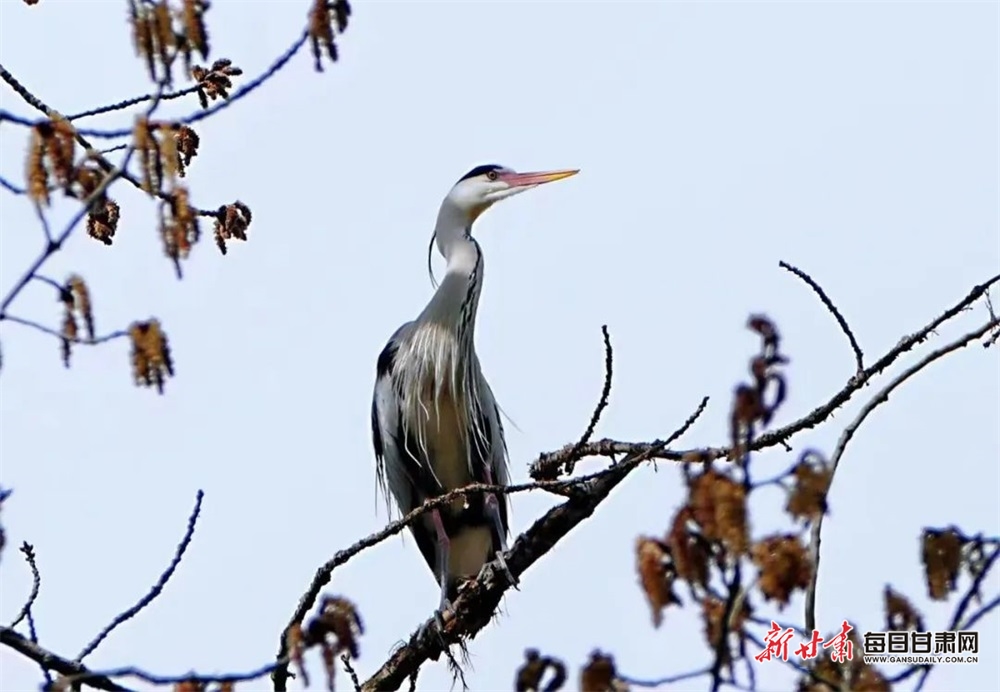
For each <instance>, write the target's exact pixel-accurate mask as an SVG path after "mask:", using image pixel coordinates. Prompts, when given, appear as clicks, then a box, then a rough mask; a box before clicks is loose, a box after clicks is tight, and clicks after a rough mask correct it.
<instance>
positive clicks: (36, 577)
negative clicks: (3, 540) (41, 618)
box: [10, 541, 42, 640]
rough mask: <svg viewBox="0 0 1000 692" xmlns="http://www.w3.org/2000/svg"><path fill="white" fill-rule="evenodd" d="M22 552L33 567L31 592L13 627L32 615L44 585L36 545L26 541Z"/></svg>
mask: <svg viewBox="0 0 1000 692" xmlns="http://www.w3.org/2000/svg"><path fill="white" fill-rule="evenodd" d="M21 554H23V555H24V559H25V561H26V562H27V563H28V567H30V568H31V593H29V594H28V600H27V601H25V602H24V605H23V606H21V612H20V613H18V614H17V617H16V618H14V620H13V622H11V623H10V626H11V627H17V625H18V623H19V622H21V620H23V619H24V618H26V617H28V616H29V615H31V607H32V606H33V605H35V600H36V599H37V598H38V590H39V589H40V588H41V587H42V577H41V575H40V574H39V573H38V564H37V563H36V562H35V547H34V546H33V545H31V544H30V543H28V542H27V541H25V542H24V543H22V544H21ZM33 640H34V639H33Z"/></svg>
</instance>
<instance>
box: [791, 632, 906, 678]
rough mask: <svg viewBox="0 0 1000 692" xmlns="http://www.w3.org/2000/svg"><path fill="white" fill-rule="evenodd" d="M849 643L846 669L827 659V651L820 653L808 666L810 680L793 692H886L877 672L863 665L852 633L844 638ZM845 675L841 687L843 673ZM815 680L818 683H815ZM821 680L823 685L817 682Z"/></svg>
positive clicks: (828, 656) (828, 654) (828, 651)
mask: <svg viewBox="0 0 1000 692" xmlns="http://www.w3.org/2000/svg"><path fill="white" fill-rule="evenodd" d="M847 637H848V639H850V640H851V644H852V647H853V651H854V655H853V658H852V659H851V660H850V661H847V662H846V666H845V665H842V664H841V663H836V662H834V661H833V660H832V658H831V649H823V650H822V653H820V655H819V658H817V659H816V660H815V662H814V663H813V665H812V666H811V670H812V672H813V675H812V676H803V677H801V678H800V679H799V682H798V687H797V688H796V690H797V692H830V691H831V690H840V689H845V690H851V692H890V690H892V686H891V685H890V684H889V682H888V681H887V680H886V679H885V677H884V676H883V675H882V674H881V673H880V672H879V671H878V669H876V668H874V667H872V666H870V665H868V664H866V663H865V662H864V658H863V657H862V656H861V655H860V652H861V651H863V649H862V648H861V644H860V642H859V641H858V638H857V637H856V636H855V633H854V632H853V631H852V632H850V633H848V635H847ZM845 670H846V672H847V684H845V679H844V677H845V676H844V672H845ZM817 678H818V680H817ZM819 680H822V681H823V682H819Z"/></svg>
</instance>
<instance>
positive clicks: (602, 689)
mask: <svg viewBox="0 0 1000 692" xmlns="http://www.w3.org/2000/svg"><path fill="white" fill-rule="evenodd" d="M627 690H628V686H627V685H626V684H625V683H623V682H622V681H621V680H619V679H618V673H617V671H616V670H615V659H614V658H613V657H612V656H611V654H605V653H603V652H601V651H593V652H592V653H591V654H590V660H589V661H588V662H587V664H586V665H585V666H584V667H583V669H582V670H581V671H580V692H627Z"/></svg>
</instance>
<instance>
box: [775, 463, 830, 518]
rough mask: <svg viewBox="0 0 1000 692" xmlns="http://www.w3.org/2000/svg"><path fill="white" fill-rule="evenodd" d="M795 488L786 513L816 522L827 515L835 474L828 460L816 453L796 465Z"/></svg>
mask: <svg viewBox="0 0 1000 692" xmlns="http://www.w3.org/2000/svg"><path fill="white" fill-rule="evenodd" d="M793 473H794V475H795V487H794V489H793V490H792V492H791V494H790V495H789V496H788V502H787V503H786V504H785V511H786V512H788V513H789V514H790V515H791V516H792V517H793V518H795V519H801V518H804V519H805V520H806V522H807V523H808V522H810V521H815V520H816V519H818V518H819V517H820V516H821V515H823V514H826V512H827V509H828V506H827V501H826V498H827V492H828V491H829V490H830V482H831V481H832V480H833V472H832V470H831V469H830V468H829V467H828V466H827V464H826V460H825V459H823V458H822V457H820V456H819V454H818V453H816V452H811V453H810V454H808V455H804V456H803V458H802V459H801V460H800V461H799V463H798V464H796V465H795V470H794V472H793Z"/></svg>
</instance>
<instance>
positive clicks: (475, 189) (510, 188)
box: [447, 164, 579, 223]
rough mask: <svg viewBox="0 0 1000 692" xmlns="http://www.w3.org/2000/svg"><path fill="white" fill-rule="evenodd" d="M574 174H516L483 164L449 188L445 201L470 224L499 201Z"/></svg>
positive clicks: (541, 172) (565, 171)
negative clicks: (460, 212)
mask: <svg viewBox="0 0 1000 692" xmlns="http://www.w3.org/2000/svg"><path fill="white" fill-rule="evenodd" d="M577 173H579V171H578V170H562V171H540V172H532V173H518V172H517V171H514V170H512V169H510V168H507V167H506V166H499V165H496V164H486V165H483V166H476V167H475V168H473V169H472V170H471V171H469V172H468V173H466V174H465V175H463V176H462V177H461V179H459V181H458V182H457V183H455V186H454V187H453V188H451V192H449V193H448V197H447V199H448V201H449V202H451V203H452V204H453V205H455V206H456V207H457V208H458V209H460V210H461V211H463V212H464V213H465V214H467V215H468V218H469V222H470V223H471V222H473V221H475V220H476V218H477V217H478V216H479V215H480V214H482V213H483V212H484V211H486V210H487V209H489V208H490V206H492V205H493V204H495V203H496V202H499V201H500V200H503V199H507V198H508V197H513V196H514V195H517V194H520V193H522V192H525V191H526V190H531V189H533V188H536V187H538V186H539V185H543V184H545V183H551V182H554V181H556V180H562V179H563V178H568V177H570V176H571V175H576V174H577Z"/></svg>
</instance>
